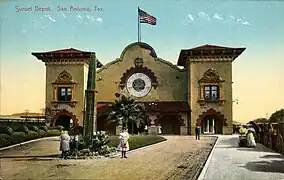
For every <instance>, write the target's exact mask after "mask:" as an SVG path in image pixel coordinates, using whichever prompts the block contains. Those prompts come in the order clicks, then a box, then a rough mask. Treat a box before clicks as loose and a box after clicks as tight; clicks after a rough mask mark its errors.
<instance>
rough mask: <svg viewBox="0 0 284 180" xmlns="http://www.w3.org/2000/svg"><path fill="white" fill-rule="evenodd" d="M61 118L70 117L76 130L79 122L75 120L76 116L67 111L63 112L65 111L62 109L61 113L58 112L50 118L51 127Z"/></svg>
mask: <svg viewBox="0 0 284 180" xmlns="http://www.w3.org/2000/svg"><path fill="white" fill-rule="evenodd" d="M63 116H68V117H70V119H72V120H73V127H74V129H77V128H78V126H79V124H78V123H79V122H78V121H79V120H78V119H77V117H76V115H74V114H73V113H72V112H69V111H67V110H65V109H63V110H61V111H59V112H57V113H55V114H54V116H53V117H52V119H51V126H52V127H55V126H56V121H57V120H58V119H59V118H60V117H63Z"/></svg>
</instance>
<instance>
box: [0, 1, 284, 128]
mask: <svg viewBox="0 0 284 180" xmlns="http://www.w3.org/2000/svg"><path fill="white" fill-rule="evenodd" d="M58 6H60V8H59V7H58ZM71 6H73V7H80V8H89V9H90V11H74V10H72V8H71V9H70V7H71ZM138 6H139V7H140V8H141V9H143V10H145V11H146V12H147V13H149V14H151V15H153V16H155V17H156V18H157V25H156V26H151V25H147V24H142V25H141V39H142V41H143V42H146V43H148V44H149V45H151V46H152V47H153V48H154V49H155V51H156V53H157V55H158V56H159V57H160V58H163V59H165V60H168V61H170V62H172V63H174V64H176V63H177V59H178V55H179V53H180V50H181V49H189V48H193V47H196V46H200V45H204V44H212V45H220V46H228V47H246V48H247V49H246V50H245V52H244V53H243V54H242V55H241V56H239V58H237V59H236V60H235V61H234V63H233V82H234V83H233V98H234V99H238V104H236V103H234V105H233V113H234V120H235V121H239V122H247V121H249V120H252V119H255V118H258V117H267V116H268V117H269V116H270V115H271V113H273V112H274V111H276V110H278V109H281V108H284V95H283V93H282V92H283V89H284V81H283V77H284V74H283V71H282V70H283V67H284V59H283V52H284V36H283V32H284V21H283V19H284V2H281V1H249V0H246V1H245V0H240V1H229V0H220V1H218V0H211V1H206V0H200V1H186V0H184V1H183V0H156V1H152V0H143V1H142V0H141V1H138V0H132V1H130V0H120V1H119V2H117V1H113V0H93V1H92V0H81V1H72V0H56V1H48V0H47V1H41V2H39V1H31V0H21V1H20V0H10V1H9V0H2V1H1V0H0V17H1V22H0V25H1V27H0V63H1V64H0V65H1V66H0V69H1V74H0V75H1V78H0V79H1V100H0V101H1V107H0V114H11V113H18V112H24V111H25V110H29V111H32V112H40V109H42V108H44V105H45V66H44V63H43V62H41V61H39V60H37V59H36V58H35V57H34V56H32V55H31V53H32V52H44V51H50V50H57V49H65V48H71V47H72V48H76V49H80V50H84V51H95V52H96V53H97V57H98V58H99V60H100V61H101V62H102V63H103V64H106V63H108V62H110V61H113V60H115V59H116V58H118V57H119V56H120V54H121V52H122V50H123V49H124V48H125V47H126V46H127V45H128V44H130V43H132V42H136V41H137V24H138V22H137V18H138V17H137V7H138ZM29 7H31V8H32V11H20V10H22V8H25V10H28V8H29ZM44 8H45V9H44ZM64 8H66V9H67V11H62V9H64ZM36 10H38V11H36ZM43 10H45V11H43ZM17 11H19V12H17ZM281 90H282V91H281Z"/></svg>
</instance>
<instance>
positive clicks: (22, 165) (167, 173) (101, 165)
mask: <svg viewBox="0 0 284 180" xmlns="http://www.w3.org/2000/svg"><path fill="white" fill-rule="evenodd" d="M166 138H167V141H164V142H161V143H158V144H155V145H152V146H149V147H145V148H144V149H139V150H136V151H132V152H129V154H128V159H121V158H119V157H118V158H112V159H109V158H106V159H99V160H60V159H56V158H51V157H50V156H55V157H56V156H57V155H58V154H59V153H60V152H59V151H58V148H59V141H58V138H57V139H56V138H55V139H54V138H53V139H49V140H43V141H38V142H34V143H31V144H26V145H24V146H21V147H17V148H13V149H11V150H7V151H2V152H0V155H1V158H0V177H2V178H3V179H5V180H6V179H30V180H31V179H36V180H38V179H92V180H97V179H105V180H120V179H123V180H136V179H137V180H144V179H145V180H149V179H155V180H158V179H173V180H176V179H182V178H181V177H186V179H191V178H192V177H194V176H195V175H196V171H197V170H198V169H199V167H200V166H201V164H200V163H201V162H202V161H205V157H207V155H208V154H209V152H210V151H211V148H212V146H213V144H214V142H215V138H212V137H202V138H201V140H200V141H196V140H195V137H193V136H166Z"/></svg>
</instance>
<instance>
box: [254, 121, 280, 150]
mask: <svg viewBox="0 0 284 180" xmlns="http://www.w3.org/2000/svg"><path fill="white" fill-rule="evenodd" d="M259 126H260V128H261V132H260V133H259V140H260V143H262V144H263V145H265V146H266V147H268V148H270V149H272V150H274V151H276V152H278V153H280V154H284V142H283V136H284V123H272V124H259Z"/></svg>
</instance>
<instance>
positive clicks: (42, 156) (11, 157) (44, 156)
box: [0, 154, 60, 159]
mask: <svg viewBox="0 0 284 180" xmlns="http://www.w3.org/2000/svg"><path fill="white" fill-rule="evenodd" d="M58 157H60V154H52V155H41V156H40V155H33V156H1V157H0V159H23V158H58Z"/></svg>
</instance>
